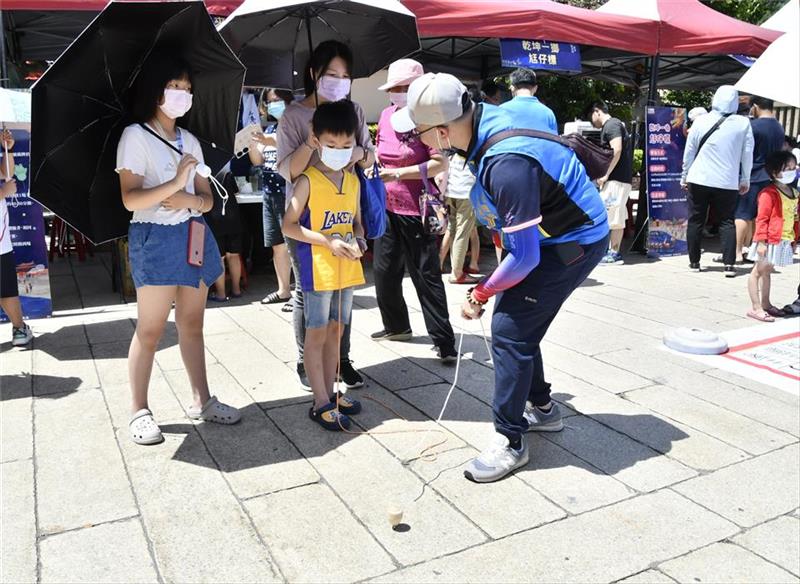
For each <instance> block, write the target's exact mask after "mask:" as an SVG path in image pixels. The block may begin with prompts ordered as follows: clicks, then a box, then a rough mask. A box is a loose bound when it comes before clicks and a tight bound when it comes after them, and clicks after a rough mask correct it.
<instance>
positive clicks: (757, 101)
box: [750, 95, 775, 111]
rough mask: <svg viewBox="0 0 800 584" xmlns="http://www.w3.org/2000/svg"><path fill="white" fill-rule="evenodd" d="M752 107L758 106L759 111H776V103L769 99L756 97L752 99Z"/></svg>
mask: <svg viewBox="0 0 800 584" xmlns="http://www.w3.org/2000/svg"><path fill="white" fill-rule="evenodd" d="M750 104H751V105H757V106H758V108H759V109H762V110H767V111H772V110H774V109H775V102H774V101H773V100H771V99H769V98H766V97H761V96H760V95H754V96H753V97H751V98H750Z"/></svg>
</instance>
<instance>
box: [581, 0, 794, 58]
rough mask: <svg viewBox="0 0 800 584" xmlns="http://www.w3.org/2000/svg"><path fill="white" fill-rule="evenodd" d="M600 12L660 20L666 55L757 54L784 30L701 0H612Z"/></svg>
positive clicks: (660, 37)
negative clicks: (744, 19) (743, 18)
mask: <svg viewBox="0 0 800 584" xmlns="http://www.w3.org/2000/svg"><path fill="white" fill-rule="evenodd" d="M596 12H597V13H602V14H605V15H608V16H620V15H623V14H624V15H628V16H633V17H636V18H642V19H648V20H650V21H651V22H653V23H656V24H657V26H658V32H657V35H658V36H657V40H658V43H657V44H658V52H659V53H660V54H662V55H697V54H714V55H728V54H741V55H750V56H753V57H757V56H758V55H760V54H761V53H763V52H764V50H765V49H766V48H767V47H768V46H769V45H770V44H771V43H772V41H774V40H775V39H777V38H778V37H779V36H781V33H780V32H776V31H774V30H768V29H766V28H763V27H761V26H756V25H754V24H748V23H747V22H742V21H741V20H736V19H735V18H731V17H730V16H727V15H725V14H722V13H720V12H717V11H716V10H714V9H713V8H709V7H708V6H706V5H705V4H703V3H702V2H700V0H609V1H608V2H606V3H605V4H603V5H602V6H601V7H600V8H598V9H597V10H596ZM635 52H644V51H635Z"/></svg>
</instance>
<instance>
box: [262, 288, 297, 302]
mask: <svg viewBox="0 0 800 584" xmlns="http://www.w3.org/2000/svg"><path fill="white" fill-rule="evenodd" d="M291 298H292V296H291V295H289V297H288V298H281V295H280V294H278V292H277V291H275V292H272V293H271V294H267V295H266V296H265V297H264V298H262V299H261V304H278V303H279V302H286V301H287V300H290V299H291Z"/></svg>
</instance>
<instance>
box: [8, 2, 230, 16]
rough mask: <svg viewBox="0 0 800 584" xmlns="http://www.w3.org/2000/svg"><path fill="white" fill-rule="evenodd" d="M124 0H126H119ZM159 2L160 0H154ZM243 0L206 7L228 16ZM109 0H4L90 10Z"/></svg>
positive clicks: (29, 6)
mask: <svg viewBox="0 0 800 584" xmlns="http://www.w3.org/2000/svg"><path fill="white" fill-rule="evenodd" d="M118 1H122V2H124V1H125V0H118ZM152 1H153V2H157V1H160V0H152ZM241 3H242V0H207V1H206V3H205V4H206V9H207V10H208V13H209V14H211V15H213V16H228V15H229V14H230V13H231V12H233V11H234V10H235V9H236V7H237V6H239V4H241ZM107 4H108V0H3V10H88V11H90V12H100V11H101V10H103V8H105V7H106V5H107Z"/></svg>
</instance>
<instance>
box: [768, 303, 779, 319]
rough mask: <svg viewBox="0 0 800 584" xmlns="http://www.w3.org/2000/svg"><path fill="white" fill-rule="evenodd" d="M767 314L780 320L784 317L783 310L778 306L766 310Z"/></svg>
mask: <svg viewBox="0 0 800 584" xmlns="http://www.w3.org/2000/svg"><path fill="white" fill-rule="evenodd" d="M766 313H767V314H769V315H770V316H774V317H775V318H780V317H782V316H783V310H782V309H780V308H778V307H777V306H770V307H769V308H767V309H766Z"/></svg>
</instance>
